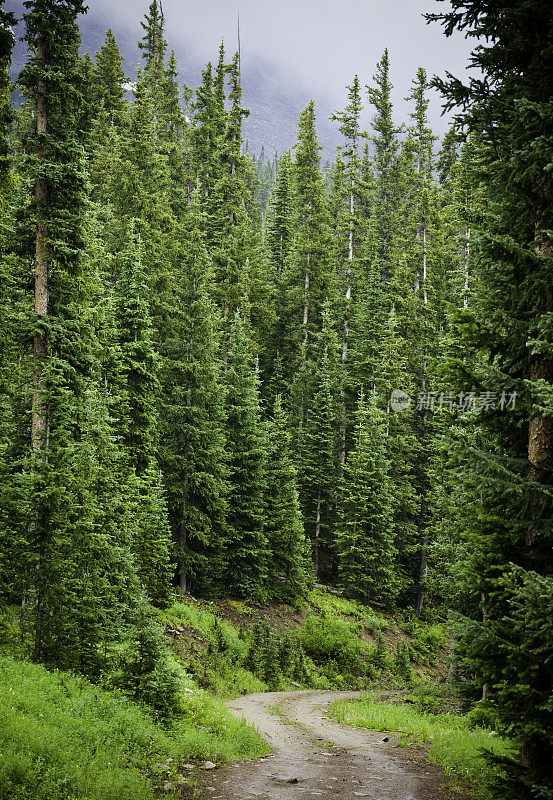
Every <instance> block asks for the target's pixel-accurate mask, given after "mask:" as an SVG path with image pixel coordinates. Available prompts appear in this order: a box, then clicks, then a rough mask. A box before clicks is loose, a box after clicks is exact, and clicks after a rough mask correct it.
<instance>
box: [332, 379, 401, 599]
mask: <svg viewBox="0 0 553 800" xmlns="http://www.w3.org/2000/svg"><path fill="white" fill-rule="evenodd" d="M355 435H356V436H355V446H354V449H353V450H352V452H351V453H350V455H349V457H348V459H347V461H346V464H345V466H344V477H343V483H342V494H341V499H340V503H339V511H338V519H339V521H338V527H337V538H338V548H339V554H340V571H339V580H340V584H341V585H342V586H343V587H344V588H345V589H347V590H348V592H350V593H351V594H352V595H354V596H356V597H358V598H359V599H360V600H362V601H363V602H365V603H370V602H379V603H382V602H385V603H389V602H390V600H392V599H393V597H394V592H395V580H394V555H395V553H394V544H393V534H392V528H391V513H390V497H389V485H388V479H387V463H386V437H385V427H384V416H383V414H382V412H381V411H380V410H379V409H378V407H377V405H376V398H375V394H374V392H373V393H372V394H371V395H370V396H369V398H368V399H367V400H365V397H364V396H363V395H361V396H360V398H359V404H358V408H357V414H356V428H355Z"/></svg>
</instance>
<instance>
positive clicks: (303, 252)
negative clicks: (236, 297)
mask: <svg viewBox="0 0 553 800" xmlns="http://www.w3.org/2000/svg"><path fill="white" fill-rule="evenodd" d="M320 149H321V148H320V145H319V144H318V140H317V134H316V130H315V105H314V103H313V101H312V102H311V103H310V104H309V105H308V106H307V108H306V109H305V110H304V111H303V112H302V114H301V115H300V119H299V133H298V143H297V145H296V147H295V151H296V154H295V155H296V157H295V162H294V185H295V203H294V205H295V214H294V230H295V235H294V239H293V243H292V249H291V255H290V263H289V266H288V268H287V269H286V272H285V274H283V283H284V284H285V286H286V289H285V292H286V303H285V305H284V307H283V309H282V313H283V314H285V315H286V322H287V325H286V329H285V333H284V336H285V338H286V340H287V341H289V342H290V344H291V358H290V361H289V363H286V364H285V365H284V370H285V375H286V378H287V380H288V383H289V385H290V386H291V393H292V403H293V414H294V417H295V419H296V422H295V424H296V426H298V427H299V425H300V424H301V423H302V421H303V420H304V419H305V416H306V414H307V412H308V409H309V404H310V401H311V398H312V397H313V396H314V394H315V392H316V391H317V385H316V377H315V373H316V366H315V365H316V358H317V347H318V337H319V334H320V332H321V330H322V325H323V307H324V304H325V303H326V302H327V301H328V299H329V297H330V295H331V287H332V270H331V258H330V256H331V249H332V247H331V236H330V226H329V218H328V209H327V204H326V197H325V189H324V184H323V180H322V176H321V173H320V170H319V167H320V156H319V151H320Z"/></svg>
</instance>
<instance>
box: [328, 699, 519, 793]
mask: <svg viewBox="0 0 553 800" xmlns="http://www.w3.org/2000/svg"><path fill="white" fill-rule="evenodd" d="M329 714H330V716H331V717H332V718H333V719H335V720H336V721H337V722H341V723H343V724H346V725H352V726H354V727H359V728H370V729H371V730H376V731H388V732H392V733H399V734H400V741H399V744H400V745H403V746H405V747H409V746H411V745H419V746H421V747H423V748H424V749H425V750H427V753H428V758H429V760H430V761H431V762H432V763H434V764H438V765H439V766H440V767H442V768H443V769H444V771H445V772H446V774H447V775H448V776H449V777H451V778H452V779H453V780H454V782H456V783H460V784H461V785H466V786H469V787H470V789H471V791H472V792H473V793H474V795H475V796H477V797H482V798H485V797H487V796H488V794H487V793H486V786H487V785H489V781H490V779H491V777H492V771H491V768H490V767H489V765H488V763H487V761H486V760H485V758H484V756H483V751H484V750H490V751H492V752H493V753H495V754H497V755H507V754H509V753H510V752H511V747H510V745H509V744H508V743H507V742H506V741H505V740H504V739H501V738H500V737H499V736H496V735H495V734H494V732H493V731H490V730H488V729H486V728H474V729H470V728H469V725H468V722H467V721H466V720H465V718H464V717H462V716H459V715H456V714H451V713H446V714H429V713H425V712H423V711H417V710H415V709H413V708H410V707H409V706H405V705H398V704H391V703H379V702H375V701H374V700H371V699H370V698H364V699H361V700H357V701H353V702H345V701H338V702H335V703H333V704H332V705H331V706H330V709H329Z"/></svg>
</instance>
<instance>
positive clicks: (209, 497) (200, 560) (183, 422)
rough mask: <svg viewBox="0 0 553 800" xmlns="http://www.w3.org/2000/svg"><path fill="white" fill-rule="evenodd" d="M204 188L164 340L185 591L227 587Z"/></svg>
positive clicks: (187, 230)
mask: <svg viewBox="0 0 553 800" xmlns="http://www.w3.org/2000/svg"><path fill="white" fill-rule="evenodd" d="M203 222H204V220H203V217H202V214H201V210H200V198H199V196H198V191H196V192H194V194H193V196H192V205H191V208H190V211H189V212H187V213H186V214H185V216H184V218H183V220H182V223H181V229H180V239H179V256H180V259H179V270H178V272H177V274H176V275H175V281H174V284H173V293H174V295H173V296H174V305H173V307H172V313H171V320H172V325H171V328H170V330H169V331H168V334H167V337H166V338H165V340H164V343H163V346H162V355H163V372H162V377H163V400H162V415H161V416H162V438H161V462H162V466H163V473H164V477H165V482H166V485H167V492H168V502H169V510H170V519H171V525H172V528H173V536H174V540H175V544H176V551H177V571H178V576H179V586H180V589H181V591H183V592H186V591H190V590H191V589H192V588H194V591H196V590H200V591H203V592H205V593H216V592H218V591H219V590H220V589H221V578H222V573H223V568H224V565H225V553H224V543H225V541H226V539H225V537H226V514H227V502H228V500H227V495H228V484H227V478H228V467H227V456H226V453H225V432H224V423H225V410H224V389H223V386H222V377H221V369H220V367H221V365H220V361H219V358H220V346H219V333H220V327H221V326H220V316H219V314H218V312H217V309H216V306H215V303H214V299H213V295H214V290H213V284H214V278H213V265H212V262H211V261H210V259H209V255H208V253H207V250H206V245H205V233H204V230H203V227H204V225H203Z"/></svg>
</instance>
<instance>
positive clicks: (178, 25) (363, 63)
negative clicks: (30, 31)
mask: <svg viewBox="0 0 553 800" xmlns="http://www.w3.org/2000/svg"><path fill="white" fill-rule="evenodd" d="M88 5H89V11H88V15H87V16H88V19H87V21H86V24H85V26H83V25H82V24H81V27H83V28H84V29H85V36H84V37H83V40H84V44H87V42H86V29H89V28H90V29H91V30H92V29H96V30H98V29H102V30H104V29H105V28H107V27H112V28H113V30H114V32H115V33H116V35H117V36H118V38H121V39H125V40H127V41H136V40H137V39H138V38H140V36H141V35H142V31H141V28H140V19H141V17H142V16H143V14H144V13H145V12H146V11H147V8H148V5H149V0H90V1H89V3H88ZM22 6H23V0H7V8H8V9H10V8H11V9H13V10H15V11H16V13H17V14H18V16H19V15H21V13H22ZM445 7H447V0H446V2H437V0H163V10H164V13H165V19H166V25H167V39H168V42H169V47H170V48H174V49H175V51H176V53H177V56H178V58H179V62H180V63H181V66H182V69H183V72H184V74H185V75H186V72H188V71H189V70H191V71H192V72H194V73H197V70H198V69H199V67H200V65H204V64H205V63H206V62H207V61H208V60H213V59H216V57H217V49H218V46H219V44H220V42H221V39H222V38H223V39H224V40H225V43H226V45H227V49H228V50H229V51H234V50H235V48H236V41H237V35H236V31H237V18H238V14H240V26H241V34H242V52H243V65H244V80H245V81H247V77H248V64H253V63H254V62H256V61H257V60H258V59H261V60H262V61H263V63H264V65H265V66H266V67H267V68H268V69H271V70H274V72H275V74H277V73H278V74H279V75H280V76H281V79H282V80H281V83H284V84H287V85H288V87H289V89H290V90H293V92H294V93H295V94H296V95H297V94H301V95H303V97H302V100H305V103H303V104H304V105H305V104H306V103H307V102H308V101H309V99H311V97H314V98H315V99H316V100H317V101H318V102H319V105H320V106H321V107H322V108H321V114H326V113H329V112H331V111H332V109H333V108H341V107H342V106H343V104H344V100H345V90H344V87H345V85H346V84H347V83H350V82H351V79H352V77H353V75H354V74H356V73H357V74H359V76H360V78H361V80H362V83H367V82H369V81H370V80H371V76H372V75H373V74H374V70H375V64H376V62H377V61H378V59H379V58H380V56H381V54H382V52H383V50H384V48H385V47H388V49H389V52H390V60H391V72H392V81H393V83H394V86H395V89H394V102H395V105H396V110H397V117H398V119H399V120H403V119H405V118H406V114H407V113H408V109H407V106H406V104H405V103H404V99H403V98H404V97H405V96H406V95H407V93H408V92H409V86H410V82H411V80H412V78H413V76H414V74H415V72H416V69H417V67H419V66H423V67H425V68H426V69H427V71H428V73H429V75H432V74H434V73H438V74H443V73H444V72H445V70H449V71H450V72H453V73H454V74H457V75H459V76H462V75H463V74H464V71H465V67H466V64H467V56H468V53H469V50H470V48H469V45H468V44H467V42H466V40H465V39H464V38H463V37H462V36H456V37H452V38H449V39H447V38H446V37H445V36H444V35H443V34H442V29H441V26H440V25H439V24H437V23H433V24H432V25H427V24H426V21H425V20H424V18H423V16H422V14H423V13H424V12H428V11H441V10H443V9H444V8H445ZM130 61H131V59H127V63H126V67H127V70H128V71H129V72H132V71H134V67H135V66H136V64H132V63H129V62H130ZM430 114H431V119H432V122H433V125H434V127H435V129H436V130H437V132H438V133H443V131H444V130H445V127H446V125H447V123H446V121H444V120H443V119H440V114H441V107H440V100H439V98H438V97H437V96H435V97H433V98H432V101H431V110H430Z"/></svg>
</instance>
